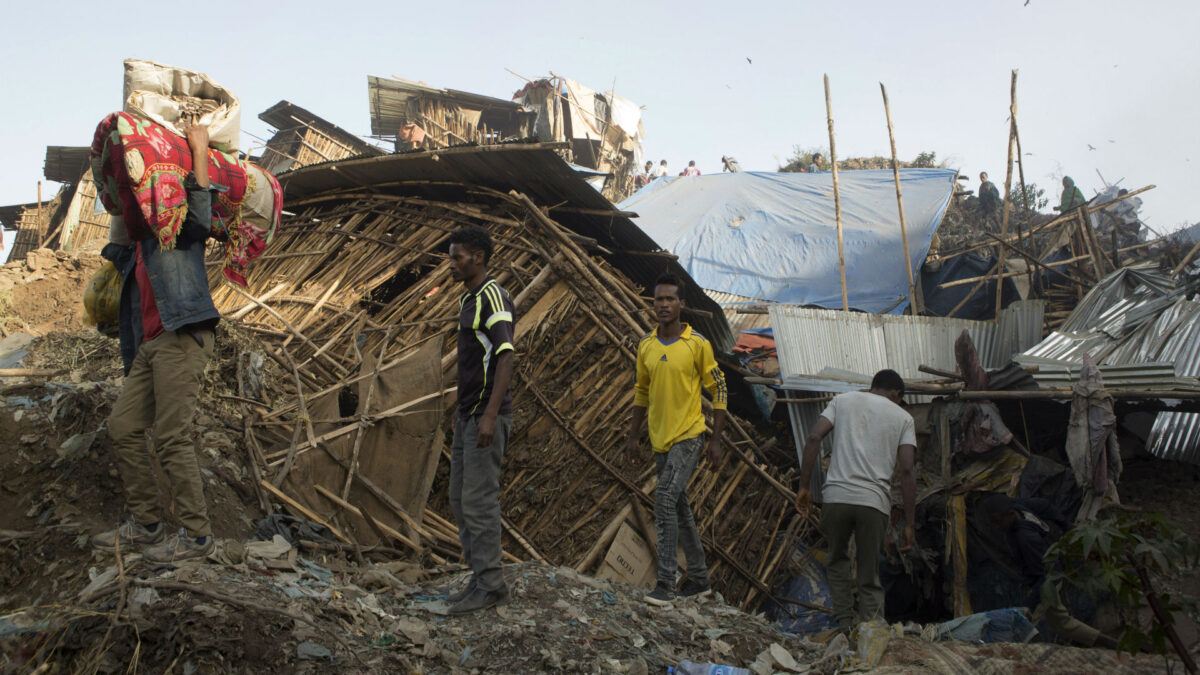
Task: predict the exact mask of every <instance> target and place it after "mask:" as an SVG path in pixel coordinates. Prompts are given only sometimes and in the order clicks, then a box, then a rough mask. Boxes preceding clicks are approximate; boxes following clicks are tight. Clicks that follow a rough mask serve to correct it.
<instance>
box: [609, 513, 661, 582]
mask: <svg viewBox="0 0 1200 675" xmlns="http://www.w3.org/2000/svg"><path fill="white" fill-rule="evenodd" d="M657 575H658V563H657V561H656V556H655V552H654V547H653V546H651V545H650V544H648V543H647V542H646V540H645V539H644V538H643V537H642V536H641V535H640V534H638V531H637V529H635V528H634V527H633V526H632V525H630V524H629V521H625V522H624V523H621V529H619V530H617V536H616V537H615V538H613V543H612V545H611V546H609V547H608V555H606V556H604V562H603V563H602V564H601V565H600V572H599V573H598V574H596V576H597V577H598V578H600V579H609V580H612V581H619V582H622V583H627V584H630V585H633V586H636V587H639V588H652V587H653V586H654V581H655V578H656V577H657Z"/></svg>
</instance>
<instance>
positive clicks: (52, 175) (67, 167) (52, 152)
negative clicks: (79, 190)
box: [42, 145, 89, 183]
mask: <svg viewBox="0 0 1200 675" xmlns="http://www.w3.org/2000/svg"><path fill="white" fill-rule="evenodd" d="M88 152H89V148H87V147H86V146H64V145H48V146H46V163H45V165H44V166H43V168H42V173H43V175H45V176H46V180H52V181H55V182H58V183H78V182H79V177H80V176H82V175H83V172H84V171H86V170H87V168H88Z"/></svg>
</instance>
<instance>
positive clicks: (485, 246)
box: [450, 227, 495, 264]
mask: <svg viewBox="0 0 1200 675" xmlns="http://www.w3.org/2000/svg"><path fill="white" fill-rule="evenodd" d="M450 243H451V244H458V245H459V246H463V247H466V249H467V250H468V251H472V252H474V251H483V262H484V264H487V261H488V259H489V258H491V257H492V251H493V250H495V247H494V246H493V245H492V235H490V234H488V233H487V230H484V229H482V228H479V227H464V228H463V229H461V230H458V231H456V232H454V233H452V234H451V235H450Z"/></svg>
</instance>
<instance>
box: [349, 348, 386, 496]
mask: <svg viewBox="0 0 1200 675" xmlns="http://www.w3.org/2000/svg"><path fill="white" fill-rule="evenodd" d="M391 340H392V331H391V329H388V332H387V335H385V336H384V338H383V344H381V345H380V347H379V356H378V357H377V358H376V359H375V366H376V368H372V375H373V377H371V380H370V381H369V382H368V383H367V395H366V397H365V398H364V399H363V403H362V415H360V416H359V424H358V430H357V431H355V432H354V448H353V449H352V450H351V452H350V466H348V467H347V468H346V482H345V483H344V484H343V485H342V499H349V497H350V486H351V485H353V484H354V474H356V473H358V455H359V453H360V452H361V450H362V443H363V438H365V437H366V435H367V434H366V428H367V421H366V418H365V415H367V414H369V413H370V412H371V397H372V395H374V394H375V383H376V382H379V370H378V366H379V364H380V363H382V362H383V355H384V354H385V353H386V352H387V347H388V343H389V342H391Z"/></svg>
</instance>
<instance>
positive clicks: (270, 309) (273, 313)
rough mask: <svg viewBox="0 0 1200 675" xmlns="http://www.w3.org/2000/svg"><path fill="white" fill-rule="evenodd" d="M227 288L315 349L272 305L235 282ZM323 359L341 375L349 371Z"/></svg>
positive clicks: (331, 360)
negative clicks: (256, 306)
mask: <svg viewBox="0 0 1200 675" xmlns="http://www.w3.org/2000/svg"><path fill="white" fill-rule="evenodd" d="M229 288H232V289H233V290H234V291H236V292H238V293H240V294H241V295H243V296H245V297H246V298H247V299H248V300H250V301H251V302H254V303H255V304H257V305H258V306H259V307H262V308H263V309H264V310H266V311H267V313H268V314H270V315H271V316H272V317H274V318H275V320H276V321H278V322H279V323H281V324H283V326H284V328H287V329H288V330H289V331H291V333H292V334H293V335H295V336H296V337H297V338H299V339H300V341H301V342H303V343H304V344H306V345H308V346H309V347H311V348H312V349H313V351H317V346H316V345H315V344H313V341H312V340H309V339H308V337H307V336H305V335H304V334H303V333H301V332H300V331H298V330H296V327H295V326H293V325H292V324H291V322H289V321H288V320H287V319H285V318H283V316H281V315H280V314H279V312H277V311H275V309H274V308H273V307H271V306H270V305H268V304H266V303H265V302H263V301H262V300H259V299H258V298H256V297H254V296H253V295H250V294H249V293H247V292H246V291H243V290H242V289H241V288H238V286H237V284H230V285H229ZM325 360H326V361H328V362H329V365H331V366H333V368H334V369H335V370H337V371H338V372H340V373H341V374H342V375H348V374H349V371H347V370H346V368H345V367H344V366H342V364H340V363H338V362H337V361H334V360H333V359H332V358H330V357H328V356H326V357H325Z"/></svg>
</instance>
